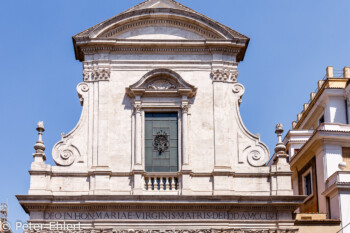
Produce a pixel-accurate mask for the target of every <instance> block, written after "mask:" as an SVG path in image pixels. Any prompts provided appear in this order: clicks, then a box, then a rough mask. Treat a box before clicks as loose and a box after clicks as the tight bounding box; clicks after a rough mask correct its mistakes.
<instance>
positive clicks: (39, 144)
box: [33, 121, 46, 161]
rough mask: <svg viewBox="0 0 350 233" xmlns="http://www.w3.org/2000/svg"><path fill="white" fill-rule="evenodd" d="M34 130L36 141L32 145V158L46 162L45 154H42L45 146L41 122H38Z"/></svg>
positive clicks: (43, 129) (42, 123)
mask: <svg viewBox="0 0 350 233" xmlns="http://www.w3.org/2000/svg"><path fill="white" fill-rule="evenodd" d="M36 130H37V131H38V141H36V143H35V145H34V149H35V153H34V154H33V156H34V158H42V160H43V161H45V160H46V157H45V153H44V151H45V145H44V142H43V137H42V136H43V132H44V131H45V128H44V122H43V121H39V122H38V125H37V127H36Z"/></svg>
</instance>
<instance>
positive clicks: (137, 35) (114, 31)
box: [97, 18, 223, 40]
mask: <svg viewBox="0 0 350 233" xmlns="http://www.w3.org/2000/svg"><path fill="white" fill-rule="evenodd" d="M97 38H108V39H129V40H135V39H136V40H140V39H143V40H152V39H154V38H157V39H158V40H205V39H223V37H222V36H220V35H219V34H218V33H216V32H214V31H212V30H209V29H207V28H204V27H202V26H200V25H194V24H193V23H188V22H183V21H181V20H176V19H161V18H160V19H152V20H137V21H135V22H131V23H127V24H123V25H116V26H114V27H112V28H110V29H108V30H107V31H105V32H103V33H101V34H100V35H98V36H97Z"/></svg>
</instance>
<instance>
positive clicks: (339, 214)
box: [269, 67, 350, 233]
mask: <svg viewBox="0 0 350 233" xmlns="http://www.w3.org/2000/svg"><path fill="white" fill-rule="evenodd" d="M349 80H350V67H344V69H343V70H334V69H333V67H327V69H326V75H325V77H324V78H323V79H322V80H320V81H319V82H318V86H317V89H316V91H315V92H312V93H311V94H310V100H309V102H308V103H306V104H304V106H303V111H302V112H301V113H299V114H298V115H297V118H298V120H297V121H295V122H293V129H292V130H290V131H289V132H288V133H287V135H286V137H285V138H284V144H285V145H286V147H287V151H288V152H287V153H288V155H289V163H290V165H291V169H292V171H293V175H292V183H293V191H294V194H295V195H306V196H307V198H306V199H305V201H304V203H303V205H301V207H300V208H299V209H298V210H297V211H296V213H298V214H297V219H298V221H299V220H301V221H299V222H302V220H305V221H306V222H309V223H310V224H313V225H315V224H318V225H325V224H326V225H327V224H328V225H332V224H333V225H334V226H335V225H336V224H337V222H341V229H342V230H341V231H339V232H342V233H349V232H350V147H349V145H350V138H349V136H350V125H349V122H350V117H349V116H350V115H349V113H350V107H349V105H350V99H349V97H350V85H349ZM273 163H274V159H272V160H271V161H270V163H269V164H273ZM338 230H339V229H338ZM338 230H337V231H338ZM337 231H333V232H337Z"/></svg>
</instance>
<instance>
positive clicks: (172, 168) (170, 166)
mask: <svg viewBox="0 0 350 233" xmlns="http://www.w3.org/2000/svg"><path fill="white" fill-rule="evenodd" d="M177 122H178V118H177V113H176V112H175V113H146V114H145V157H146V158H145V160H146V167H145V169H146V171H147V172H177V171H178V149H177V147H178V132H177V131H178V130H177V129H178V123H177Z"/></svg>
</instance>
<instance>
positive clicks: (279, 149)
mask: <svg viewBox="0 0 350 233" xmlns="http://www.w3.org/2000/svg"><path fill="white" fill-rule="evenodd" d="M275 133H276V134H277V138H278V142H277V144H276V147H275V152H276V153H285V150H286V146H285V145H284V144H283V142H282V133H283V125H282V124H281V123H278V124H277V125H276V131H275Z"/></svg>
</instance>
